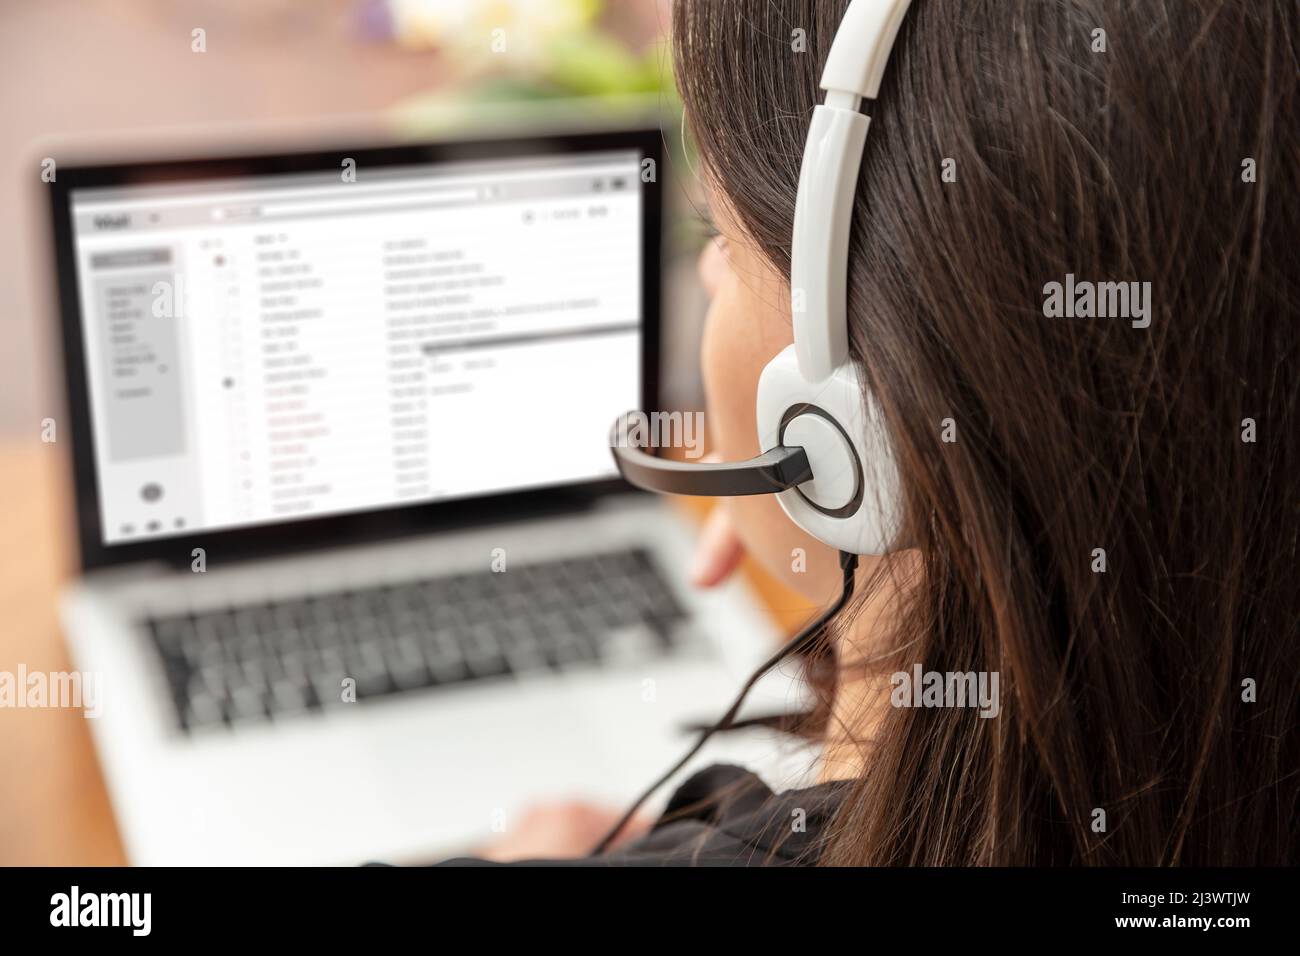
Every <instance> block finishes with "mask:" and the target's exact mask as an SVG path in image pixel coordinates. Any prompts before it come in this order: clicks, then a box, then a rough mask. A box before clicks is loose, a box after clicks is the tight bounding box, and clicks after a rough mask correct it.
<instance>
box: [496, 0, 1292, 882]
mask: <svg viewBox="0 0 1300 956" xmlns="http://www.w3.org/2000/svg"><path fill="white" fill-rule="evenodd" d="M844 5H845V4H844V2H843V0H837V2H830V0H787V2H782V3H777V2H773V0H757V2H747V3H737V2H729V3H716V2H712V0H680V2H679V3H678V4H677V6H676V9H675V11H674V17H673V30H674V38H675V39H674V42H675V53H676V70H677V79H678V84H679V86H680V89H681V91H682V95H683V99H684V102H685V106H686V111H687V118H688V122H689V126H690V129H691V131H692V133H693V136H694V138H695V140H696V142H697V143H698V146H699V152H700V155H701V158H702V168H703V174H704V177H705V180H706V182H707V185H708V188H709V191H710V195H711V203H710V205H711V210H712V216H713V218H714V219H715V220H716V224H717V229H718V233H719V237H718V239H717V241H716V242H714V243H712V244H711V245H710V246H709V248H708V249H707V250H706V251H705V253H704V255H703V258H702V261H701V273H702V276H703V278H704V282H705V284H706V285H707V286H708V289H709V291H710V294H711V296H712V305H711V308H710V311H709V317H708V325H707V330H706V334H705V337H704V344H703V356H702V359H703V369H704V376H705V384H706V390H707V396H708V416H709V422H710V426H711V434H712V436H713V439H714V442H715V445H716V450H717V452H718V453H719V454H720V455H721V456H722V457H723V458H728V459H731V458H745V457H749V456H751V455H754V454H757V453H758V451H759V449H758V447H757V444H756V439H755V435H756V423H755V410H754V408H755V404H754V396H755V392H756V388H757V379H758V375H759V373H760V371H761V370H762V369H763V367H764V365H765V364H766V363H767V361H768V360H769V359H770V358H771V357H772V356H773V355H775V354H776V353H777V352H778V351H780V350H781V349H783V348H784V347H785V346H787V345H788V344H789V343H790V341H791V324H790V315H789V301H790V290H789V285H788V280H789V268H790V241H791V240H790V236H791V227H792V216H793V211H794V200H795V189H796V184H797V182H798V174H799V165H800V159H801V155H802V151H803V144H804V139H805V136H806V132H807V127H808V122H809V115H810V111H811V110H812V108H813V106H814V105H815V104H816V103H817V102H819V101H820V92H819V90H818V77H819V75H820V72H821V67H822V63H823V62H824V59H825V56H826V53H827V49H828V47H829V43H830V40H831V38H832V37H833V36H834V34H835V30H836V27H837V26H838V25H839V22H840V17H841V15H842V13H843V8H844ZM1298 51H1300V8H1298V7H1297V6H1296V5H1295V4H1293V3H1277V4H1273V3H1261V2H1257V0H1240V2H1227V0H1224V2H1209V0H1207V2H1184V0H1152V2H1149V3H1144V4H1141V5H1138V6H1127V5H1122V4H1120V3H1117V2H1115V3H1112V2H1105V0H1078V2H1070V3H1066V2H1053V3H1043V2H1040V0H1006V2H1000V3H996V4H991V3H982V2H977V0H916V2H914V3H913V4H912V8H911V10H910V12H909V13H908V15H907V17H906V19H905V20H904V22H903V24H902V28H901V30H900V32H899V35H898V38H897V42H896V44H895V46H894V49H893V53H892V55H891V57H890V61H889V66H888V69H887V70H886V73H885V77H884V83H883V85H882V87H881V90H880V95H879V98H878V99H877V100H876V102H875V103H874V104H870V108H869V109H868V110H867V111H868V112H869V114H870V115H871V117H872V124H871V133H870V135H869V136H868V138H867V143H866V148H865V153H864V155H863V159H862V165H861V171H860V175H859V181H858V187H857V196H856V200H855V202H856V206H855V211H854V220H853V225H852V233H851V243H850V261H849V295H848V310H849V334H850V349H851V352H852V355H853V357H854V359H855V360H856V361H857V362H858V363H860V365H861V368H862V370H863V375H864V378H865V379H866V381H867V382H868V383H869V386H870V389H871V390H872V392H873V393H874V395H875V397H876V399H877V401H878V402H879V403H880V406H881V408H882V410H883V412H884V415H885V418H886V420H887V422H888V427H889V430H890V435H891V439H892V442H893V445H894V449H895V454H896V456H897V458H898V462H899V469H900V476H901V483H902V487H903V492H904V502H905V538H906V540H907V542H908V543H909V544H910V547H909V548H908V549H906V550H904V551H901V552H898V553H895V554H891V555H889V556H887V557H884V558H863V559H862V562H861V564H860V566H859V569H858V572H857V574H858V585H857V596H856V597H855V598H854V605H853V606H852V607H851V608H850V610H849V612H847V613H845V614H843V615H841V616H840V617H839V618H838V619H837V622H836V626H835V628H834V629H833V631H832V632H831V633H830V634H829V636H828V637H827V638H826V643H825V646H824V647H822V648H821V653H819V654H814V655H812V656H811V658H810V660H809V663H810V665H814V666H812V667H811V673H813V674H814V675H817V676H818V677H819V679H818V680H817V685H818V686H819V687H824V689H825V699H824V703H825V706H824V707H823V708H822V709H821V712H820V713H819V714H818V715H815V720H814V722H813V723H812V724H811V726H812V727H813V728H814V730H815V731H816V732H818V733H820V734H822V736H823V737H824V740H825V746H826V759H825V761H824V769H823V778H824V780H823V783H821V784H819V785H818V786H816V787H813V788H811V789H808V790H803V791H795V792H791V793H786V794H780V795H773V794H771V793H770V792H769V791H767V790H766V788H764V787H763V786H762V785H761V784H760V783H759V782H758V781H757V779H756V778H754V777H752V776H751V775H748V774H746V773H745V772H744V771H742V770H740V769H738V768H727V767H719V768H714V769H712V770H710V771H706V772H704V773H703V774H700V775H697V776H696V777H694V778H692V779H691V780H689V781H687V783H686V784H685V785H684V786H683V787H682V788H681V789H680V790H679V791H678V792H677V794H676V795H675V796H674V797H673V798H672V800H671V802H670V806H669V811H668V813H667V814H666V815H665V817H664V818H663V819H661V820H660V821H659V823H658V824H656V826H655V827H654V829H653V830H652V831H651V832H649V833H648V834H644V833H643V831H642V832H638V833H634V834H633V835H632V838H631V840H630V842H625V843H624V844H623V845H622V846H621V847H620V848H617V849H615V850H614V851H613V852H612V853H610V854H608V855H606V856H603V857H599V858H589V859H587V860H582V861H579V862H645V863H665V862H672V863H676V862H706V863H765V862H776V863H788V862H798V863H822V864H931V865H953V864H955V865H967V864H1102V865H1171V864H1172V865H1177V864H1183V865H1201V864H1227V865H1241V864H1295V863H1297V862H1300V850H1298V848H1297V833H1300V733H1298V732H1297V721H1298V720H1300V713H1298V712H1297V708H1296V690H1297V687H1298V686H1300V645H1298V643H1297V621H1298V620H1300V601H1298V600H1297V591H1298V590H1300V589H1298V588H1297V581H1296V572H1295V569H1296V567H1297V561H1296V558H1297V553H1296V552H1297V521H1296V509H1297V504H1298V503H1300V454H1298V453H1297V446H1296V442H1295V438H1296V436H1297V435H1298V434H1300V421H1298V419H1297V416H1298V412H1300V408H1298V405H1300V394H1298V389H1300V377H1298V375H1297V367H1296V362H1297V359H1298V358H1300V356H1298V355H1297V345H1298V344H1300V341H1298V339H1297V332H1296V330H1297V322H1296V302H1297V296H1300V262H1298V261H1297V260H1298V253H1297V243H1296V234H1297V226H1298V225H1300V208H1298V206H1297V203H1298V202H1300V200H1298V198H1297V197H1298V195H1300V192H1298V188H1297V187H1298V186H1300V183H1297V162H1296V158H1297V156H1298V155H1300V136H1298V135H1297V123H1296V119H1297V107H1298V106H1300V98H1298V90H1297V76H1298V73H1300V71H1298V69H1297V57H1298ZM1120 282H1122V283H1127V284H1128V285H1126V286H1125V288H1126V289H1127V290H1129V291H1131V293H1132V295H1131V298H1130V299H1129V300H1128V302H1127V305H1126V306H1125V307H1124V308H1123V310H1122V314H1119V315H1116V314H1114V312H1113V311H1112V312H1111V313H1109V314H1104V313H1106V310H1105V309H1102V308H1098V307H1097V304H1098V302H1099V300H1098V299H1091V302H1090V300H1089V298H1088V297H1086V296H1083V294H1082V292H1081V291H1080V290H1083V289H1084V288H1086V287H1088V286H1086V285H1085V284H1099V283H1120ZM1097 288H1107V289H1109V290H1111V293H1110V294H1112V295H1113V294H1115V290H1116V289H1117V288H1118V287H1117V286H1106V287H1101V286H1097ZM1116 301H1117V300H1116V299H1114V298H1112V299H1111V300H1110V304H1111V305H1112V306H1114V305H1115V303H1116ZM742 543H743V545H742ZM742 546H743V549H745V550H747V551H748V552H749V553H751V554H752V555H754V556H755V557H757V558H758V559H759V560H761V561H762V562H764V563H765V564H766V565H767V566H768V567H769V568H770V569H772V570H773V571H774V572H776V573H778V574H780V575H782V576H783V577H784V578H785V579H786V580H787V582H788V583H789V584H791V585H792V586H794V587H797V588H799V589H800V590H802V591H804V592H805V593H807V594H808V595H810V596H814V597H817V598H818V599H824V598H825V596H826V594H827V593H829V592H830V591H832V590H833V589H834V588H835V586H836V584H837V581H838V577H839V573H840V572H839V565H838V562H837V560H836V555H835V553H834V552H833V551H831V550H830V549H828V548H826V547H825V546H823V545H820V544H818V543H817V542H815V541H813V540H811V539H810V538H807V537H806V536H804V535H803V534H802V532H800V531H799V530H798V529H797V528H795V527H794V525H792V524H791V523H790V522H789V520H788V519H786V518H785V516H784V515H783V513H782V512H781V511H780V509H779V507H778V505H777V504H776V503H775V502H774V501H773V500H772V499H771V498H770V497H769V496H760V497H756V498H740V499H732V500H729V501H728V502H727V504H726V506H725V508H724V509H723V510H722V511H720V512H719V513H718V515H717V516H715V518H714V519H713V521H712V523H711V525H710V526H709V528H708V529H707V530H706V533H705V536H704V538H703V541H702V554H701V561H700V565H699V567H698V568H697V575H696V576H697V582H698V583H700V584H703V585H709V584H713V583H716V582H717V581H719V580H721V579H722V578H723V577H725V575H726V574H727V573H729V571H730V570H731V569H732V568H733V567H734V566H735V563H736V561H737V560H738V557H739V554H740V551H741V548H742ZM796 548H802V549H804V552H805V553H806V554H807V556H808V559H807V571H806V573H795V572H794V571H792V562H791V554H792V551H793V550H794V549H796ZM794 566H798V565H797V562H796V563H794ZM819 663H820V664H822V665H824V664H827V663H829V664H831V665H832V666H830V667H829V668H827V667H825V666H815V665H818V664H819ZM917 665H920V666H921V667H923V669H924V670H925V671H926V672H930V671H935V672H941V673H945V672H975V673H978V674H983V675H996V676H997V678H998V683H997V685H996V686H997V689H998V693H997V710H996V714H995V715H992V716H991V719H989V718H990V715H989V714H987V713H984V714H983V715H982V712H980V711H977V710H975V709H971V708H962V707H952V706H948V707H927V706H919V707H918V706H910V705H909V704H914V703H916V701H914V700H912V699H911V696H910V693H901V692H900V685H901V684H902V683H903V682H902V681H901V680H900V678H899V677H897V676H895V675H899V674H902V675H911V674H912V673H913V672H914V670H913V669H914V667H916V666H917ZM608 819H609V818H607V817H605V816H600V815H594V814H593V813H591V812H590V811H588V810H586V809H585V808H582V807H576V808H574V807H570V808H561V809H558V810H550V811H544V812H542V813H541V814H540V815H539V816H534V817H533V818H532V820H531V821H529V822H528V823H526V824H525V826H524V827H523V828H522V831H521V832H520V833H519V834H518V835H516V836H515V837H514V838H513V839H512V841H511V842H508V843H506V844H504V845H502V846H499V847H495V848H490V849H489V850H488V851H485V855H487V856H490V857H493V858H497V859H502V858H524V857H552V858H558V857H565V856H579V855H581V854H584V853H586V852H589V848H590V846H591V845H592V844H594V842H595V841H596V840H597V839H598V837H599V836H600V830H601V828H602V827H603V826H604V825H605V824H606V823H607V822H608ZM800 822H801V823H802V826H800V825H799V824H800Z"/></svg>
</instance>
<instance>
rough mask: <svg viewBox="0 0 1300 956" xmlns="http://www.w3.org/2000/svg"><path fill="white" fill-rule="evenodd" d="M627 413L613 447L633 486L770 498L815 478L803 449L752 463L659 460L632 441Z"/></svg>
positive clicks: (782, 450)
mask: <svg viewBox="0 0 1300 956" xmlns="http://www.w3.org/2000/svg"><path fill="white" fill-rule="evenodd" d="M640 414H641V413H640V412H627V413H625V414H623V415H622V416H620V418H619V419H618V421H616V422H615V423H614V428H613V430H612V431H611V432H610V440H609V445H610V449H611V450H612V451H613V452H614V462H615V464H616V465H617V466H618V472H619V474H620V475H622V476H623V479H624V480H625V481H626V482H627V483H628V484H630V485H634V486H635V487H637V488H642V489H644V490H646V491H657V492H659V493H660V494H670V495H705V496H708V497H715V498H716V497H728V498H730V497H735V496H737V495H770V494H773V493H775V492H778V491H785V490H786V489H787V488H793V487H794V486H795V485H801V484H803V483H804V482H805V481H810V480H812V476H813V473H812V466H811V465H809V463H808V456H807V454H805V453H804V450H803V449H802V448H792V447H789V446H786V445H779V446H777V447H776V448H773V449H771V450H769V451H765V452H763V454H761V455H758V456H756V457H754V458H750V459H748V460H747V461H723V462H699V461H677V460H674V459H671V458H659V457H657V456H656V455H652V454H651V453H650V452H648V451H646V450H645V449H643V448H638V447H636V446H635V445H632V444H630V443H629V442H628V438H627V436H628V435H631V434H634V431H632V429H633V423H632V419H633V417H634V416H638V415H640Z"/></svg>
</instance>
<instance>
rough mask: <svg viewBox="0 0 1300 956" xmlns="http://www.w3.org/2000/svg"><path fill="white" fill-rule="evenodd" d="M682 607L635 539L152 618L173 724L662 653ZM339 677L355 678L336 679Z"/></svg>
mask: <svg viewBox="0 0 1300 956" xmlns="http://www.w3.org/2000/svg"><path fill="white" fill-rule="evenodd" d="M685 617H686V614H685V612H684V611H683V609H682V608H681V606H680V604H678V602H677V600H676V599H675V598H674V597H673V593H672V590H671V589H670V588H669V586H668V584H667V582H666V581H665V580H664V578H663V575H662V574H660V573H659V570H658V568H656V567H655V564H654V562H653V560H652V559H651V557H650V554H649V553H648V552H647V551H645V550H644V549H640V548H637V549H629V550H624V551H615V552H608V553H604V554H598V555H590V556H585V557H581V558H569V559H565V560H558V561H549V562H544V563H535V564H531V565H518V566H516V565H514V564H513V563H512V564H511V565H510V566H509V569H508V570H507V571H506V572H504V573H493V572H491V571H482V572H473V573H467V574H456V575H449V576H443V577H430V578H424V579H421V580H416V581H408V582H401V583H394V584H391V585H387V586H383V587H373V588H367V589H355V590H346V591H339V592H335V593H329V594H317V595H311V596H306V597H302V598H299V599H295V600H289V601H281V602H271V603H262V604H256V605H245V606H238V607H227V608H221V609H216V610H208V611H202V612H198V613H195V614H184V615H176V616H167V617H156V618H151V619H150V620H148V621H147V626H148V629H149V632H150V634H151V635H152V638H153V642H154V644H155V645H156V647H157V650H158V652H159V654H160V655H161V658H162V662H163V666H164V669H165V671H166V675H167V682H168V685H169V687H170V689H171V694H172V699H173V701H174V702H175V705H176V714H177V719H178V722H179V724H180V726H181V728H182V729H183V730H195V729H198V728H202V727H205V726H217V725H233V724H237V723H242V722H245V721H262V720H266V719H268V718H272V717H276V718H278V717H282V716H289V715H295V714H301V713H308V712H312V711H320V710H323V709H326V708H330V707H333V706H335V705H337V704H340V703H342V702H343V701H344V699H345V696H348V695H349V693H350V692H351V691H355V699H356V700H357V701H362V700H370V699H374V698H381V697H386V696H389V695H393V694H401V693H404V692H407V691H413V690H418V689H422V688H431V687H442V686H446V685H461V684H466V683H468V682H472V681H484V680H491V679H501V678H509V677H511V676H512V675H513V676H518V677H520V678H522V677H526V676H528V675H530V674H535V673H540V672H555V671H565V670H568V669H570V668H576V667H583V666H599V665H602V664H608V663H614V662H635V661H637V660H644V659H646V658H648V657H651V656H657V655H660V654H664V653H668V652H670V651H671V650H672V649H673V647H674V644H675V643H676V638H675V635H674V632H675V631H676V630H677V625H678V624H679V623H680V622H681V621H683V620H684V619H685ZM348 679H350V680H351V681H354V682H355V684H354V685H353V686H352V687H348V686H346V681H347V680H348Z"/></svg>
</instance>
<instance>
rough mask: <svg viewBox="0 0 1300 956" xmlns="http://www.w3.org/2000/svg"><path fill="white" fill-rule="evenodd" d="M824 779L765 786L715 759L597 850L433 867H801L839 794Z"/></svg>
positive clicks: (812, 857) (811, 859) (812, 858)
mask: <svg viewBox="0 0 1300 956" xmlns="http://www.w3.org/2000/svg"><path fill="white" fill-rule="evenodd" d="M843 787H844V783H843V782H842V781H832V782H830V783H823V784H819V785H818V786H815V787H808V788H806V789H803V790H786V791H784V792H782V793H773V792H772V790H771V789H770V788H769V787H768V786H767V785H766V784H765V783H763V781H762V780H760V779H759V778H758V777H757V776H755V775H754V774H752V773H750V772H749V771H748V770H745V769H744V768H743V767H736V766H731V765H728V764H715V765H714V766H712V767H706V768H705V769H704V770H701V771H699V772H698V773H696V774H695V775H694V776H692V777H690V778H689V779H688V780H687V781H686V782H685V783H683V784H682V785H681V786H680V787H679V788H678V789H677V791H676V792H675V793H674V794H673V795H672V797H671V799H669V801H668V806H667V807H666V808H665V809H664V813H663V815H662V816H661V817H660V818H659V820H658V821H656V823H655V824H654V826H653V827H652V828H651V830H650V832H649V833H647V834H646V835H645V836H643V837H641V838H640V839H639V840H636V841H635V842H633V843H629V844H625V845H624V846H621V847H619V848H618V849H616V850H613V851H611V852H609V853H605V854H602V855H601V856H588V857H580V858H578V859H566V860H521V861H518V862H516V863H512V864H494V863H492V862H491V861H488V860H480V859H475V858H469V857H462V858H458V859H454V860H447V861H445V862H443V863H441V864H439V865H440V866H493V865H515V866H800V865H802V866H809V865H812V864H814V863H816V862H817V856H818V853H819V851H820V843H821V838H822V836H823V834H824V830H825V826H826V823H827V821H828V820H829V819H830V816H831V814H832V813H834V811H835V809H836V807H837V806H838V804H839V801H840V799H841V798H842V796H843Z"/></svg>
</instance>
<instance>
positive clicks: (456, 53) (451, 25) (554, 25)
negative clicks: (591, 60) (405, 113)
mask: <svg viewBox="0 0 1300 956" xmlns="http://www.w3.org/2000/svg"><path fill="white" fill-rule="evenodd" d="M600 8H601V3H600V0H389V9H390V17H391V22H392V28H393V35H394V38H395V39H396V40H397V42H398V43H400V44H401V45H403V46H405V47H408V48H411V49H428V48H431V47H432V48H437V49H439V50H442V51H444V52H446V53H447V54H448V55H449V56H451V57H454V58H456V59H457V60H460V61H463V62H464V63H465V64H466V65H467V66H470V67H471V68H473V67H480V68H482V69H484V70H495V69H502V68H507V69H510V68H513V69H538V68H542V67H544V66H546V64H547V62H548V60H549V58H550V55H551V49H552V46H553V44H554V43H555V42H556V41H557V40H558V39H561V38H564V37H571V36H573V35H574V34H577V33H582V32H585V31H586V30H587V29H588V28H589V27H590V26H591V24H592V22H593V21H594V20H595V18H596V15H597V14H598V13H599V12H600ZM489 54H493V55H489ZM498 57H499V58H500V60H501V61H502V62H493V61H494V60H496V59H497V58H498Z"/></svg>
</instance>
